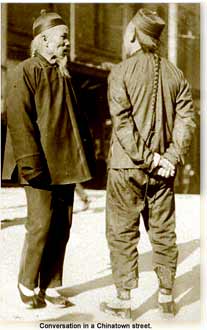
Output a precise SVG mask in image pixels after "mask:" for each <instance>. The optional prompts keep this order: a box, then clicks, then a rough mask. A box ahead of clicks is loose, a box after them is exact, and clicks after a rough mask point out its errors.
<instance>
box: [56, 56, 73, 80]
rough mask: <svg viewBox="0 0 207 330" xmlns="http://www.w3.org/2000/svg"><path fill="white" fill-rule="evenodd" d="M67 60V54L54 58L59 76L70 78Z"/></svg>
mask: <svg viewBox="0 0 207 330" xmlns="http://www.w3.org/2000/svg"><path fill="white" fill-rule="evenodd" d="M67 61H68V58H67V56H64V57H59V58H58V57H57V58H56V60H55V62H56V63H57V65H58V68H59V71H60V74H61V76H62V77H68V78H70V73H69V71H68V69H67Z"/></svg>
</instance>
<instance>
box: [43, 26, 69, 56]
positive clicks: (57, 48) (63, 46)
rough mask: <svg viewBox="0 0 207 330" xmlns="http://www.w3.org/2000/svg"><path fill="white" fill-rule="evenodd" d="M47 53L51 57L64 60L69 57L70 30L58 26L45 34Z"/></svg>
mask: <svg viewBox="0 0 207 330" xmlns="http://www.w3.org/2000/svg"><path fill="white" fill-rule="evenodd" d="M45 36H46V45H47V52H48V55H50V56H55V57H57V58H62V57H65V56H67V55H68V52H69V46H70V42H69V40H68V28H67V26H65V25H58V26H55V27H53V28H51V29H48V30H47V31H46V32H45Z"/></svg>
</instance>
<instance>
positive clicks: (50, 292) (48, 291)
mask: <svg viewBox="0 0 207 330" xmlns="http://www.w3.org/2000/svg"><path fill="white" fill-rule="evenodd" d="M46 294H47V295H48V296H50V297H59V295H60V294H59V293H58V292H57V290H56V289H55V288H47V289H46Z"/></svg>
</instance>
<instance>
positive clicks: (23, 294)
mask: <svg viewBox="0 0 207 330" xmlns="http://www.w3.org/2000/svg"><path fill="white" fill-rule="evenodd" d="M18 290H19V294H20V298H21V300H22V302H23V303H24V304H26V305H27V306H29V307H30V308H32V309H36V308H43V307H46V302H45V299H44V297H39V296H38V295H37V294H36V293H35V292H34V291H33V290H30V289H28V288H26V287H24V286H23V285H22V284H20V283H19V284H18Z"/></svg>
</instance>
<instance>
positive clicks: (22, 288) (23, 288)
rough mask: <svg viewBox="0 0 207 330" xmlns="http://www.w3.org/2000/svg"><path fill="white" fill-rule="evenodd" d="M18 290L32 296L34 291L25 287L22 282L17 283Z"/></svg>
mask: <svg viewBox="0 0 207 330" xmlns="http://www.w3.org/2000/svg"><path fill="white" fill-rule="evenodd" d="M19 287H20V290H21V291H22V293H23V294H24V295H25V296H28V297H32V296H33V295H34V291H33V290H31V289H28V288H26V286H24V285H23V284H21V283H19Z"/></svg>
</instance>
